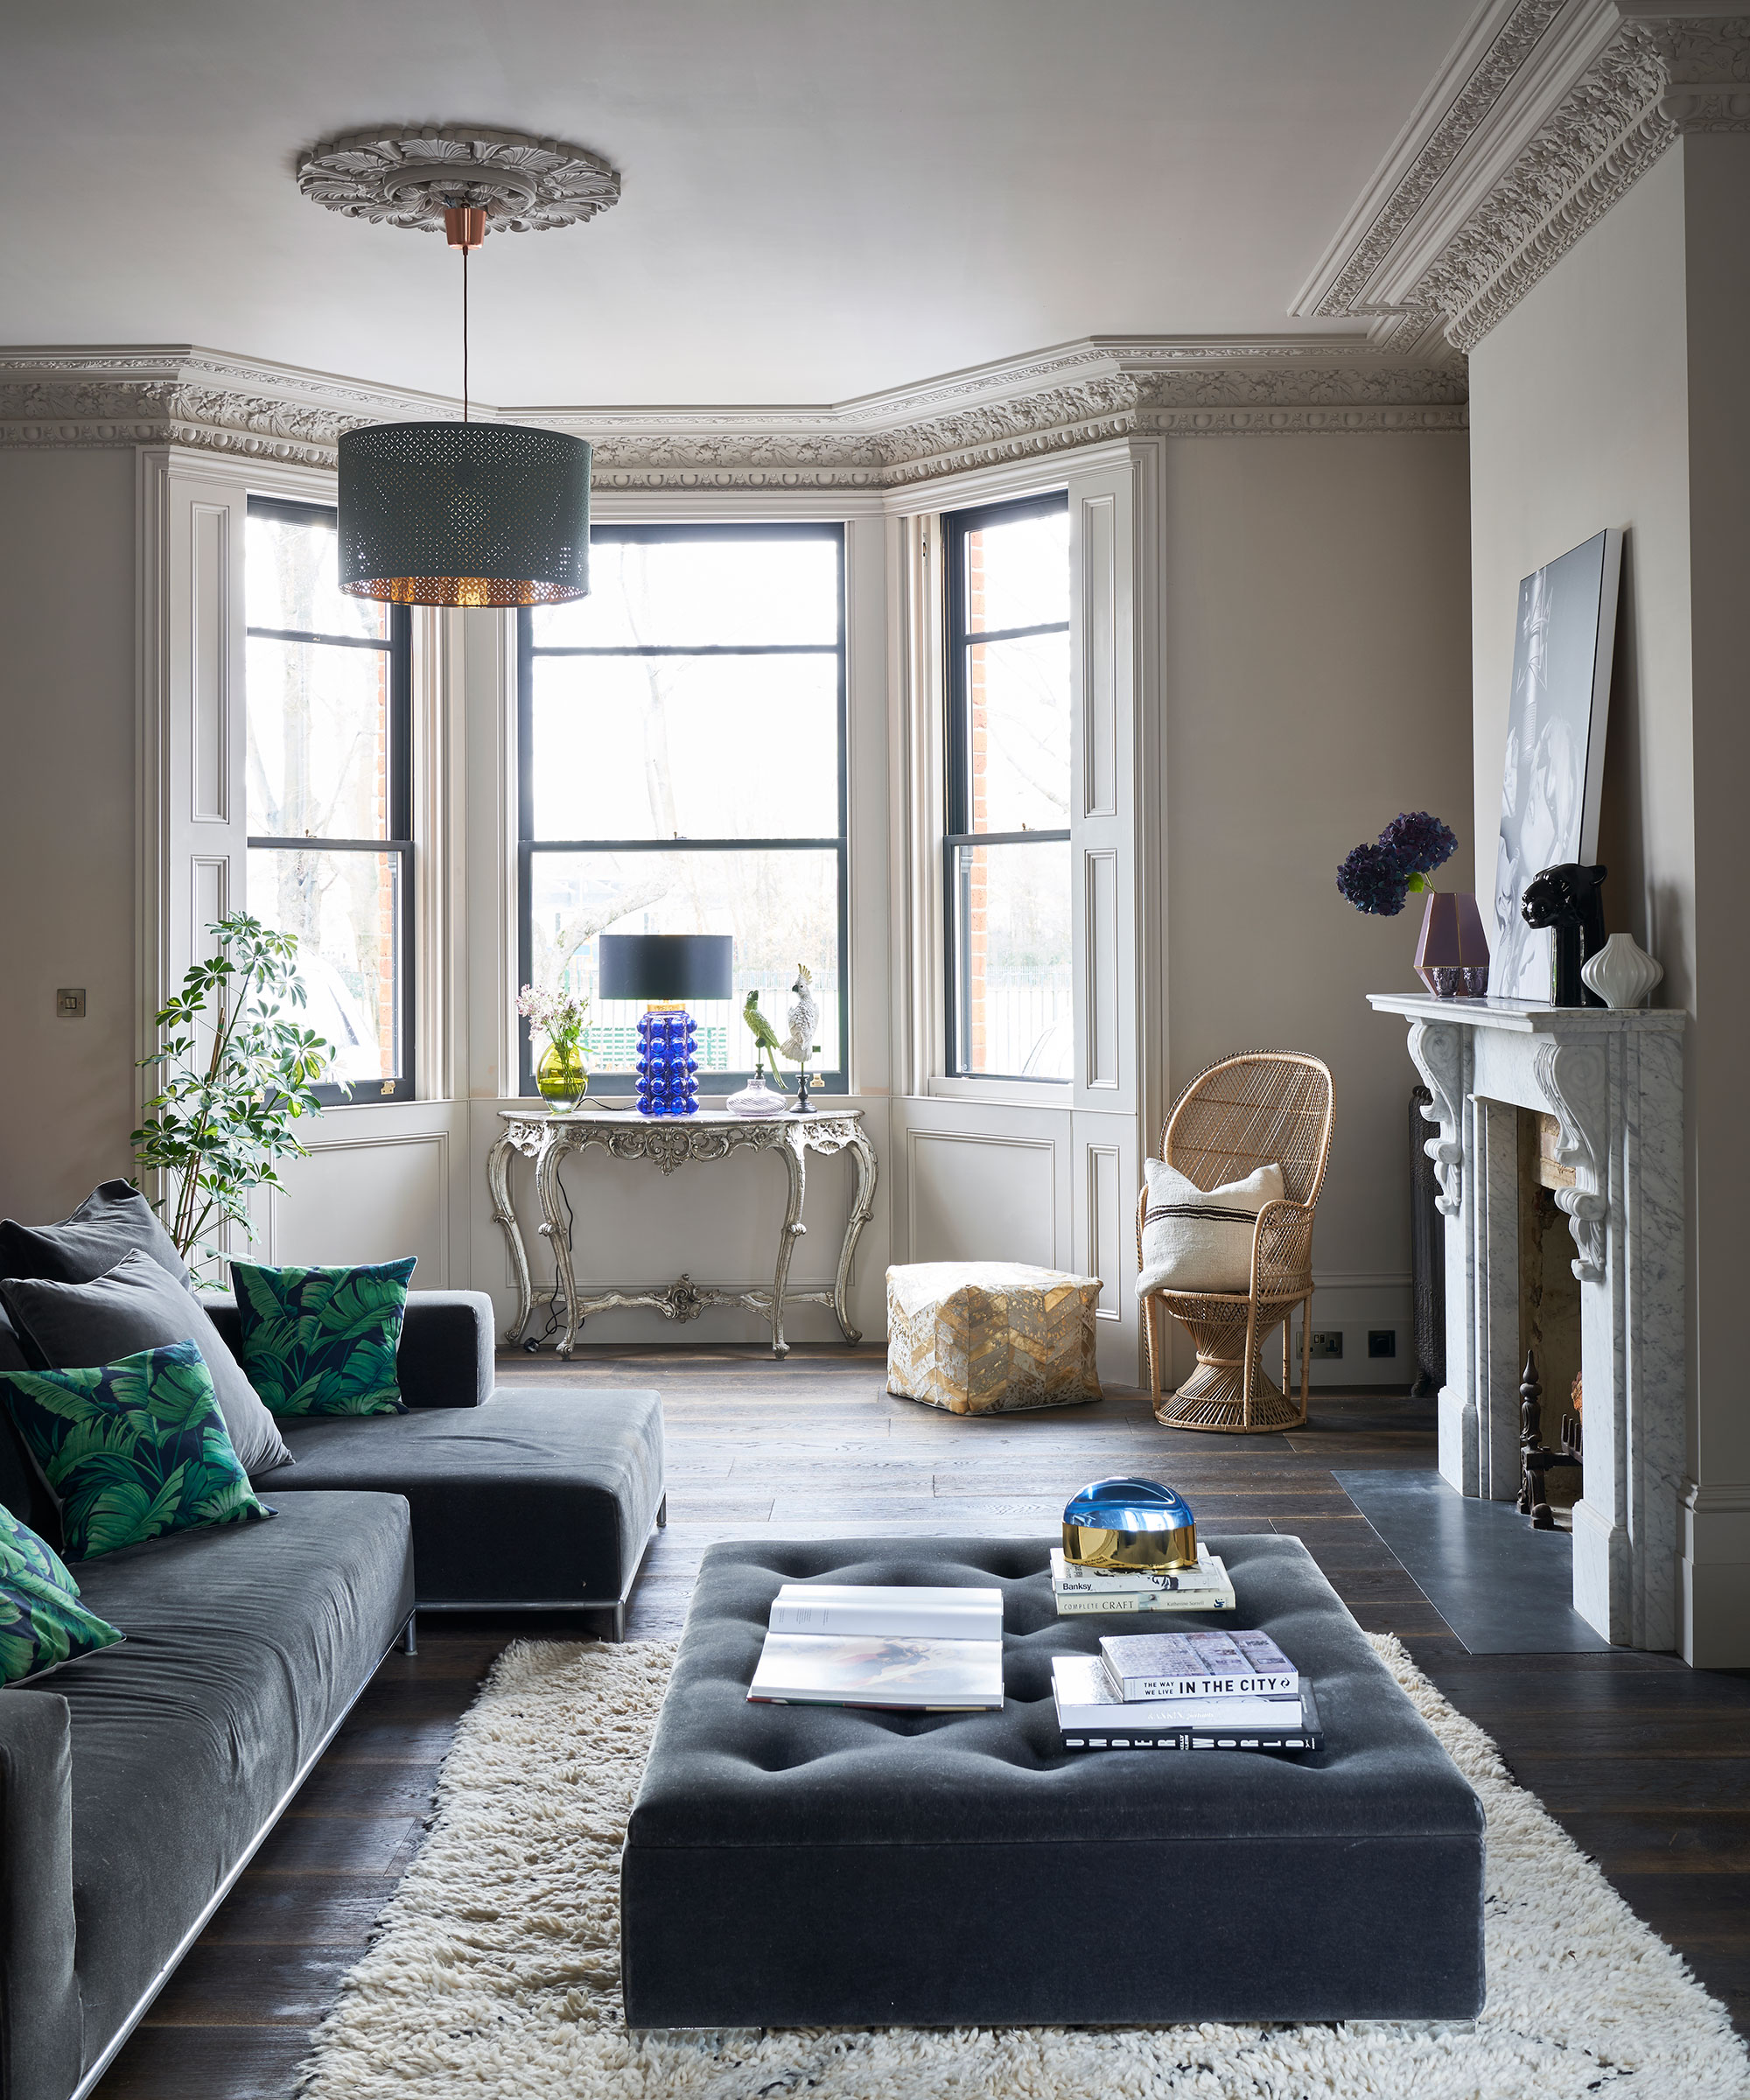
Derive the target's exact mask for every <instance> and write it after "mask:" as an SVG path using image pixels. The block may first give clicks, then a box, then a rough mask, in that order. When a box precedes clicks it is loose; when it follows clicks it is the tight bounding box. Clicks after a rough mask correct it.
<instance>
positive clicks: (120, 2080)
mask: <svg viewBox="0 0 1750 2100" xmlns="http://www.w3.org/2000/svg"><path fill="white" fill-rule="evenodd" d="M500 1376H501V1378H502V1379H503V1380H504V1381H505V1382H506V1383H536V1384H540V1385H543V1386H549V1387H560V1386H565V1385H587V1386H592V1387H598V1386H604V1385H606V1386H616V1385H617V1386H655V1387H656V1388H657V1389H658V1390H661V1392H662V1396H663V1403H664V1410H665V1414H666V1417H667V1422H668V1431H669V1529H668V1530H667V1531H666V1532H664V1533H662V1535H661V1536H660V1537H658V1539H657V1541H656V1543H655V1545H654V1546H653V1548H652V1551H651V1554H650V1557H649V1559H648V1563H647V1565H646V1567H645V1571H644V1575H643V1579H642V1580H641V1584H640V1586H639V1589H638V1592H637V1594H636V1597H635V1599H634V1605H633V1608H632V1612H631V1624H630V1626H629V1628H628V1632H629V1634H630V1635H631V1636H632V1637H633V1638H634V1639H639V1638H660V1637H664V1636H668V1635H674V1634H676V1633H678V1632H679V1630H680V1628H681V1624H682V1621H683V1618H684V1616H685V1612H686V1602H687V1596H688V1593H689V1591H690V1587H691V1584H692V1579H693V1575H694V1572H695V1571H696V1569H697V1565H698V1559H699V1556H700V1554H701V1553H702V1552H703V1551H704V1549H705V1547H706V1546H707V1545H708V1544H710V1543H711V1541H712V1540H713V1539H717V1538H725V1537H745V1536H749V1535H760V1534H769V1535H783V1534H795V1535H801V1536H807V1537H823V1536H830V1535H833V1534H835V1533H836V1534H838V1535H840V1536H845V1537H849V1536H853V1535H856V1534H858V1533H863V1532H873V1533H907V1532H910V1533H915V1534H920V1535H936V1536H941V1535H945V1534H950V1533H971V1534H990V1533H1001V1532H1015V1531H1021V1532H1034V1531H1042V1530H1048V1529H1049V1528H1050V1527H1051V1526H1052V1525H1053V1524H1054V1523H1055V1522H1056V1521H1057V1519H1058V1517H1059V1516H1060V1515H1061V1510H1062V1507H1063V1502H1064V1500H1065V1497H1066V1495H1068V1493H1069V1492H1070V1491H1071V1490H1073V1489H1074V1488H1076V1487H1077V1486H1079V1485H1080V1484H1081V1483H1082V1481H1084V1480H1087V1479H1089V1478H1092V1477H1095V1476H1096V1475H1098V1474H1102V1473H1117V1472H1131V1471H1136V1472H1142V1473H1146V1474H1156V1475H1159V1476H1162V1477H1165V1478H1166V1479H1169V1480H1172V1481H1174V1482H1176V1483H1178V1484H1179V1485H1180V1486H1181V1487H1183V1488H1185V1490H1186V1492H1187V1494H1188V1495H1190V1497H1191V1499H1192V1502H1193V1503H1194V1506H1195V1508H1196V1509H1197V1512H1198V1518H1199V1523H1200V1526H1201V1527H1202V1528H1203V1529H1205V1530H1206V1531H1207V1532H1208V1534H1210V1535H1211V1536H1220V1535H1221V1534H1222V1532H1230V1533H1231V1532H1243V1531H1278V1532H1285V1533H1292V1534H1293V1535H1294V1536H1296V1537H1299V1538H1301V1539H1303V1540H1304V1541H1305V1542H1306V1546H1307V1548H1308V1550H1309V1551H1311V1552H1312V1553H1313V1556H1314V1558H1316V1559H1317V1560H1318V1562H1319V1564H1320V1566H1321V1567H1322V1568H1323V1569H1324V1570H1325V1572H1326V1573H1327V1575H1328V1576H1329V1578H1330V1579H1331V1582H1332V1583H1333V1585H1334V1587H1335V1588H1336V1590H1337V1592H1338V1593H1339V1594H1340V1595H1341V1597H1342V1598H1343V1599H1344V1600H1345V1601H1346V1602H1347V1603H1348V1606H1349V1607H1350V1609H1351V1610H1352V1611H1353V1612H1354V1613H1355V1616H1356V1618H1357V1619H1358V1620H1359V1621H1361V1623H1362V1626H1364V1627H1366V1628H1369V1630H1371V1631H1375V1632H1384V1633H1395V1634H1397V1635H1399V1636H1400V1637H1401V1638H1402V1639H1403V1640H1404V1642H1406V1643H1407V1644H1408V1646H1409V1647H1410V1649H1411V1652H1412V1653H1413V1654H1414V1655H1415V1656H1416V1657H1417V1660H1418V1662H1419V1663H1421V1665H1422V1666H1423V1668H1424V1669H1425V1670H1427V1671H1428V1673H1429V1674H1430V1676H1431V1677H1433V1679H1434V1680H1435V1682H1436V1683H1437V1684H1439V1686H1440V1688H1441V1690H1442V1691H1445V1692H1446V1695H1447V1696H1448V1698H1451V1699H1452V1700H1453V1703H1454V1705H1457V1706H1459V1707H1460V1709H1461V1710H1462V1711H1463V1712H1466V1713H1467V1714H1469V1715H1471V1716H1472V1718H1473V1719H1475V1720H1476V1721H1478V1722H1479V1723H1481V1726H1483V1727H1485V1728H1487V1729H1488V1732H1489V1733H1490V1734H1491V1735H1493V1736H1494V1737H1495V1740H1496V1741H1497V1742H1498V1743H1499V1744H1500V1745H1501V1747H1502V1753H1503V1754H1504V1755H1505V1756H1506V1758H1507V1760H1508V1761H1509V1765H1510V1766H1511V1767H1512V1768H1513V1770H1514V1772H1515V1773H1516V1775H1517V1776H1518V1778H1519V1779H1520V1780H1521V1782H1523V1784H1524V1785H1526V1786H1528V1787H1530V1789H1532V1790H1533V1792H1535V1793H1536V1794H1537V1796H1539V1798H1540V1799H1541V1800H1542V1801H1543V1802H1544V1805H1545V1806H1546V1807H1547V1808H1548V1809H1549V1810H1551V1813H1552V1814H1553V1815H1555V1816H1557V1817H1558V1818H1559V1819H1560V1821H1561V1822H1562V1823H1563V1824H1565V1827H1566V1828H1567V1829H1568V1830H1569V1831H1571V1832H1572V1835H1573V1836H1574V1838H1576V1839H1577V1840H1578V1842H1579V1844H1580V1845H1581V1846H1582V1847H1583V1848H1584V1849H1585V1850H1586V1852H1589V1853H1591V1854H1592V1855H1593V1857H1594V1858H1595V1859H1597V1860H1598V1861H1599V1863H1600V1866H1602V1867H1603V1868H1604V1871H1605V1872H1606V1873H1607V1874H1608V1875H1609V1877H1610V1879H1611V1880H1612V1881H1613V1882H1614V1885H1615V1886H1616V1887H1617V1888H1619V1889H1620V1890H1621V1893H1622V1894H1623V1896H1624V1897H1625V1898H1626V1899H1627V1901H1628V1902H1629V1904H1630V1905H1631V1906H1632V1907H1633V1908H1635V1911H1636V1912H1637V1913H1638V1914H1639V1915H1641V1916H1642V1917H1643V1918H1645V1919H1646V1920H1647V1922H1649V1924H1650V1925H1651V1926H1652V1927H1653V1928H1654V1929H1655V1930H1656V1931H1657V1932H1659V1933H1661V1934H1662V1935H1663V1936H1664V1937H1665V1938H1666V1939H1667V1940H1669V1941H1670V1943H1671V1944H1672V1945H1673V1946H1675V1947H1677V1949H1678V1950H1680V1951H1681V1952H1682V1953H1683V1954H1684V1956H1685V1957H1686V1958H1687V1959H1688V1960H1689V1961H1690V1963H1691V1965H1692V1966H1693V1968H1694V1969H1695V1971H1697V1973H1698V1975H1699V1976H1700V1977H1701V1978H1702V1979H1703V1980H1704V1981H1705V1983H1706V1984H1707V1985H1708V1986H1709V1987H1710V1988H1711V1989H1712V1991H1715V1992H1716V1993H1717V1994H1718V1995H1719V1996H1720V1997H1721V1998H1724V1999H1726V2002H1727V2003H1728V2004H1730V2005H1732V2007H1733V2013H1734V2016H1735V2017H1736V2018H1737V2019H1738V2020H1739V2023H1740V2028H1743V2029H1744V2030H1745V2031H1747V2032H1750V1673H1747V1674H1740V1673H1716V1674H1706V1673H1698V1672H1695V1671H1691V1670H1686V1669H1685V1668H1684V1666H1683V1665H1682V1664H1681V1663H1678V1662H1677V1660H1676V1659H1675V1658H1674V1657H1670V1656H1646V1655H1635V1654H1629V1653H1626V1652H1621V1651H1618V1652H1614V1653H1609V1654H1601V1655H1599V1654H1594V1655H1561V1656H1547V1655H1544V1656H1471V1655H1469V1654H1468V1653H1467V1650H1466V1649H1465V1648H1464V1646H1463V1644H1462V1643H1461V1642H1460V1641H1458V1640H1457V1638H1456V1637H1455V1636H1454V1635H1453V1633H1452V1631H1451V1629H1450V1628H1448V1627H1447V1626H1446V1622H1445V1621H1444V1620H1443V1619H1442V1618H1441V1617H1440V1615H1439V1613H1438V1612H1437V1611H1436V1610H1435V1609H1434V1607H1433V1606H1432V1604H1430V1602H1429V1601H1428V1600H1427V1598H1426V1597H1425V1596H1424V1595H1423V1593H1422V1592H1421V1591H1420V1590H1419V1589H1418V1587H1417V1586H1416V1584H1415V1583H1414V1582H1412V1581H1411V1579H1410V1577H1409V1576H1408V1575H1407V1574H1406V1573H1405V1572H1404V1569H1403V1567H1402V1566H1401V1565H1399V1563H1398V1561H1397V1558H1396V1557H1395V1556H1394V1555H1393V1554H1392V1553H1391V1552H1390V1551H1389V1550H1388V1549H1387V1548H1386V1546H1385V1545H1384V1544H1383V1541H1382V1540H1381V1539H1380V1537H1379V1536H1378V1534H1377V1533H1376V1532H1375V1531H1374V1530H1373V1528H1372V1527H1371V1526H1370V1525H1369V1523H1367V1521H1366V1520H1365V1519H1364V1518H1363V1517H1362V1515H1361V1513H1360V1511H1359V1510H1358V1509H1356V1508H1355V1504H1354V1503H1353V1502H1350V1500H1349V1498H1348V1495H1345V1494H1344V1493H1343V1492H1342V1490H1341V1488H1339V1487H1338V1486H1337V1483H1336V1481H1334V1479H1333V1478H1332V1468H1333V1467H1338V1468H1341V1469H1348V1468H1356V1469H1360V1468H1364V1467H1368V1468H1371V1467H1394V1466H1417V1467H1427V1466H1431V1465H1432V1463H1433V1462H1434V1421H1433V1412H1432V1403H1423V1402H1416V1401H1409V1400H1404V1399H1399V1398H1395V1397H1382V1396H1379V1395H1348V1396H1320V1397H1319V1398H1318V1399H1317V1400H1315V1403H1314V1406H1313V1421H1312V1422H1311V1424H1310V1425H1308V1427H1307V1428H1306V1430H1305V1431H1300V1432H1294V1433H1292V1434H1291V1435H1288V1436H1281V1437H1259V1438H1254V1439H1229V1438H1217V1437H1210V1436H1195V1435H1189V1434H1174V1433H1172V1432H1166V1431H1163V1430H1162V1429H1160V1428H1159V1426H1158V1425H1157V1424H1156V1423H1155V1421H1154V1419H1153V1417H1152V1415H1151V1413H1150V1412H1149V1410H1148V1405H1147V1403H1146V1401H1145V1399H1144V1398H1143V1397H1141V1396H1140V1395H1138V1394H1134V1393H1115V1394H1112V1395H1111V1396H1110V1397H1108V1398H1107V1399H1106V1400H1105V1401H1103V1403H1101V1404H1099V1405H1097V1406H1094V1407H1082V1408H1075V1409H1066V1410H1063V1411H1060V1412H1054V1413H1050V1414H1040V1415H1030V1416H1024V1417H1019V1418H1018V1417H1013V1416H1010V1417H999V1418H993V1419H990V1420H984V1421H967V1420H963V1419H961V1418H956V1417H953V1416H948V1415H942V1414H937V1413H935V1412H934V1411H930V1410H927V1409H923V1408H919V1407H915V1406H914V1405H912V1404H910V1403H908V1402H906V1401H896V1400H893V1399H891V1398H889V1397H888V1396H887V1394H886V1391H885V1390H884V1381H883V1376H882V1362H881V1358H880V1357H879V1355H877V1354H874V1353H872V1352H870V1351H866V1350H865V1351H849V1350H844V1349H827V1348H820V1349H798V1350H797V1351H796V1352H795V1354H794V1355H792V1356H791V1357H790V1359H789V1360H788V1362H786V1363H783V1364H774V1362H772V1360H771V1358H770V1356H769V1355H765V1354H764V1353H762V1352H760V1351H757V1350H751V1349H750V1350H743V1351H735V1350H711V1351H701V1352H697V1353H695V1352H690V1351H686V1350H680V1349H666V1350H662V1349H658V1350H617V1351H606V1350H601V1351H597V1350H591V1351H590V1352H588V1353H587V1354H585V1355H582V1356H580V1357H579V1359H578V1360H577V1362H574V1363H572V1364H570V1365H565V1364H561V1363H558V1362H556V1361H555V1360H554V1359H553V1358H551V1357H545V1356H543V1357H542V1358H539V1359H535V1358H530V1357H527V1356H524V1355H521V1354H516V1355H507V1356H505V1357H504V1358H503V1360H502V1362H501V1364H500ZM594 1630H596V1629H595V1628H594V1627H593V1626H592V1625H591V1622H589V1621H579V1622H577V1624H576V1625H575V1626H568V1625H564V1624H555V1623H553V1622H551V1621H543V1622H542V1624H541V1625H540V1626H539V1627H531V1626H530V1625H529V1624H528V1622H527V1621H521V1622H519V1621H514V1620H495V1621H488V1620H485V1619H481V1620H470V1621H457V1620H449V1621H444V1620H435V1621H428V1622H427V1623H426V1624H424V1625H423V1627H422V1628H421V1630H420V1652H419V1654H418V1655H417V1656H400V1655H396V1656H391V1657H390V1658H389V1659H388V1662H386V1663H384V1664H383V1666H382V1669H381V1670H380V1671H379V1673H378V1675H377V1677H376V1680H375V1682H374V1684H372V1686H371V1688H370V1690H369V1691H367V1693H366V1695H365V1697H364V1698H363V1699H362V1700H361V1701H360V1704H359V1705H358V1706H357V1707H356V1708H355V1710H354V1711H353V1714H352V1716H351V1718H350V1719H349V1720H348V1721H347V1724H346V1726H345V1727H344V1728H343V1729H342V1730H341V1732H340V1733H339V1735H338V1736H337V1737H336V1738H335V1740H334V1742H333V1744H332V1747H331V1748H330V1749H329V1751H328V1754H327V1755H326V1756H325V1758H324V1759H323V1761H322V1762H321V1764H320V1765H319V1766H318V1768H317V1770H316V1771H315V1772H314V1773H313V1774H312V1775H311V1779H310V1782H309V1783H308V1784H307V1785H306V1786H305V1787H304V1790H303V1792H302V1794H301V1795H300V1796H299V1797H298V1799H297V1802H296V1803H294V1804H293V1806H292V1808H291V1810H290V1812H289V1813H288V1815H287V1816H286V1817H284V1819H283V1821H282V1823H281V1824H280V1825H279V1827H278V1828H277V1830H276V1831H274V1832H273V1834H272V1835H271V1836H270V1837H269V1838H268V1840H267V1842H266V1844H265V1845H263V1846H262V1850H261V1852H259V1853H258V1854H257V1855H256V1858H255V1861H254V1862H253V1864H252V1865H251V1866H250V1867H249V1869H248V1872H247V1873H245V1874H244V1875H243V1876H242V1880H240V1881H239V1883H238V1885H237V1887H236V1889H235V1891H234V1893H233V1894H232V1895H231V1897H230V1898H229V1900H228V1901H227V1902H226V1904H225V1905H224V1906H223V1908H221V1910H220V1911H219V1913H218V1914H217V1915H216V1916H215V1917H214V1921H213V1922H212V1924H211V1926H210V1927H209V1928H208V1929H207V1933H206V1934H205V1935H204V1936H203V1937H202V1938H201V1940H200V1943H199V1944H198V1945H197V1946H196V1947H195V1948H194V1949H193V1951H192V1953H191V1954H190V1955H189V1957H188V1959H187V1960H186V1962H185V1963H184V1964H183V1965H182V1967H181V1968H180V1969H179V1971H178V1972H177V1974H176V1976H175V1977H174V1978H172V1981H171V1983H170V1984H169V1985H168V1986H167V1987H166V1989H165V1991H164V1993H163V1995H162V1996H161V1997H160V1998H159V1999H158V2003H157V2004H156V2005H155V2006H154V2007H153V2009H152V2011H151V2012H150V2013H149V2014H148V2015H147V2019H146V2021H145V2024H144V2026H142V2027H141V2028H140V2029H139V2030H138V2032H137V2033H136V2034H135V2035H134V2037H133V2039H132V2040H130V2042H129V2043H128V2044H127V2046H126V2047H125V2048H124V2049H123V2052H122V2054H120V2056H118V2058H117V2059H116V2063H115V2065H114V2067H113V2068H112V2069H111V2070H110V2072H109V2075H108V2076H107V2077H106V2078H105V2079H104V2081H103V2082H102V2085H101V2087H100V2088H99V2089H98V2090H99V2093H100V2094H101V2095H102V2100H124V2096H125V2100H287V2096H290V2093H291V2092H292V2090H293V2088H294V2083H295V2072H296V2067H297V2063H298V2061H299V2060H300V2059H301V2057H302V2056H303V2054H304V2051H305V2049H306V2047H307V2044H308V2037H309V2033H310V2030H311V2027H312V2026H314V2025H315V2023H316V2022H317V2020H318V2019H320V2017H321V2015H322V2014H323V2012H325V2010H326V2009H327V2007H328V2005H330V2004H331V2003H332V1999H333V1997H334V1994H335V1991H337V1989H338V1987H339V1983H340V1980H341V1978H343V1977H344V1976H345V1974H346V1971H347V1969H348V1968H349V1967H350V1966H351V1965H352V1964H353V1962H354V1961H355V1960H356V1959H357V1958H358V1957H359V1955H360V1953H361V1952H362V1950H363V1949H364V1947H365V1945H366V1943H367V1938H368V1936H369V1931H370V1926H371V1922H372V1920H373V1918H374V1916H375V1915H376V1913H377V1911H378V1910H379V1908H381V1905H382V1904H383V1902H384V1901H386V1900H387V1898H388V1895H389V1894H390V1893H391V1892H392V1890H393V1889H394V1887H395V1883H396V1881H397V1880H398V1879H399V1878H400V1876H401V1874H402V1872H403V1871H404V1870H405V1868H406V1866H407V1865H408V1863H409V1860H410V1859H412V1858H413V1856H414V1854H415V1852H416V1851H417V1849H418V1846H419V1844H420V1841H421V1838H422V1837H423V1831H424V1818H425V1816H426V1815H427V1813H428V1812H429V1808H430V1792H431V1787H432V1782H433V1780H434V1778H435V1775H436V1774H437V1768H438V1766H439V1764H440V1763H441V1762H442V1761H443V1757H444V1750H445V1748H446V1747H447V1746H448V1744H449V1741H450V1738H451V1733H452V1732H453V1730H454V1728H455V1726H456V1723H457V1721H458V1719H459V1717H460V1716H461V1714H462V1713H463V1712H465V1709H466V1707H467V1705H468V1704H469V1702H470V1700H471V1699H472V1697H473V1694H474V1691H475V1689H476V1687H477V1685H478V1684H479V1680H480V1677H481V1676H482V1675H483V1674H484V1672H485V1670H486V1668H487V1667H488V1666H489V1664H490V1663H491V1662H492V1659H493V1656H496V1655H497V1654H498V1652H499V1650H500V1649H501V1648H502V1647H503V1646H504V1644H505V1642H507V1640H510V1639H513V1638H514V1637H515V1636H516V1635H518V1634H519V1633H524V1632H529V1631H535V1632H537V1633H541V1634H545V1635H551V1636H555V1637H572V1636H575V1635H585V1634H588V1633H590V1632H592V1631H594Z"/></svg>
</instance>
